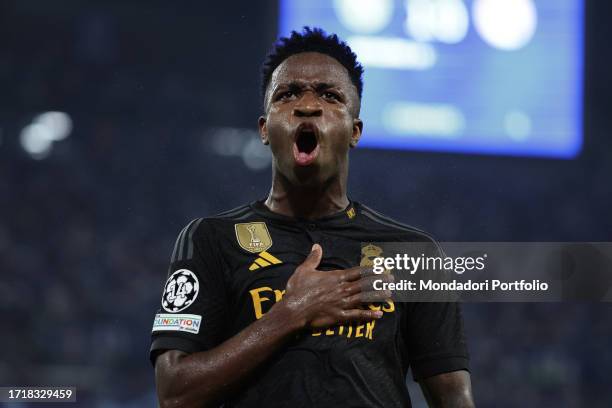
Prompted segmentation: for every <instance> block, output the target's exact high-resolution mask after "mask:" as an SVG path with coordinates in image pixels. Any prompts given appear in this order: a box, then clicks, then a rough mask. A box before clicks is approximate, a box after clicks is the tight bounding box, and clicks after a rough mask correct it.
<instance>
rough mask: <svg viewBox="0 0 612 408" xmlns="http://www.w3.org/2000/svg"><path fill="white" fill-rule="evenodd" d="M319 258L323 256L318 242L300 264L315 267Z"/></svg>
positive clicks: (308, 267) (309, 267) (307, 267)
mask: <svg viewBox="0 0 612 408" xmlns="http://www.w3.org/2000/svg"><path fill="white" fill-rule="evenodd" d="M321 258H323V248H321V245H319V244H314V245H313V246H312V249H311V250H310V253H309V254H308V256H307V257H306V259H305V260H304V262H302V264H301V265H300V266H301V267H303V268H306V269H316V268H317V266H319V263H321Z"/></svg>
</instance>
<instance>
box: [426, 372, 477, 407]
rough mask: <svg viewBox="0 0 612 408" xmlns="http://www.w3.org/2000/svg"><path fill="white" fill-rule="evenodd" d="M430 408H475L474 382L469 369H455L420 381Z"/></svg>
mask: <svg viewBox="0 0 612 408" xmlns="http://www.w3.org/2000/svg"><path fill="white" fill-rule="evenodd" d="M420 385H421V388H422V390H423V394H424V395H425V398H426V399H427V404H428V405H429V407H430V408H474V399H473V397H472V384H471V379H470V374H469V373H468V372H467V371H464V370H460V371H453V372H450V373H445V374H439V375H436V376H433V377H429V378H426V379H424V380H422V381H421V382H420Z"/></svg>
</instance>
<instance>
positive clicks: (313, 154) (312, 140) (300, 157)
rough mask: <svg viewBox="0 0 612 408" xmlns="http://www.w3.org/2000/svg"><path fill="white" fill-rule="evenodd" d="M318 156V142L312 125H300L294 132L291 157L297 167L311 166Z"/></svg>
mask: <svg viewBox="0 0 612 408" xmlns="http://www.w3.org/2000/svg"><path fill="white" fill-rule="evenodd" d="M318 154H319V141H318V139H317V132H316V128H315V127H314V126H313V125H309V124H302V125H300V126H299V127H298V129H297V131H296V137H295V143H294V144H293V155H294V157H295V161H296V163H297V164H298V165H299V166H308V165H310V164H312V163H313V162H314V161H315V159H316V158H317V155H318Z"/></svg>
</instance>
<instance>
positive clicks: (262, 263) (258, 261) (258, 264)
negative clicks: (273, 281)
mask: <svg viewBox="0 0 612 408" xmlns="http://www.w3.org/2000/svg"><path fill="white" fill-rule="evenodd" d="M281 263H283V261H281V260H280V259H278V258H277V257H275V256H274V255H272V254H270V253H268V252H266V251H263V252H260V253H259V256H258V257H257V258H255V262H253V263H252V264H251V266H249V271H254V270H257V269H259V268H265V267H266V266H270V265H278V264H281Z"/></svg>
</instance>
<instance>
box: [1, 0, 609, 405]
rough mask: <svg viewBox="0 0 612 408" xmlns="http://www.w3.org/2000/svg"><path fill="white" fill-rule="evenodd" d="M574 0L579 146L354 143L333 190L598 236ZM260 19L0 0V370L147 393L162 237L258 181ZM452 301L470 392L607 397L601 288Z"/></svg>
mask: <svg viewBox="0 0 612 408" xmlns="http://www.w3.org/2000/svg"><path fill="white" fill-rule="evenodd" d="M536 3H537V2H536ZM586 3H588V4H587V8H586V16H585V18H586V20H585V21H586V23H585V30H586V48H585V53H586V57H585V63H586V64H585V82H584V84H585V98H584V103H585V104H584V143H583V148H582V151H581V153H580V154H579V155H578V156H577V157H576V158H574V159H543V158H521V157H502V156H491V155H488V156H484V155H477V154H471V155H465V154H451V153H440V152H438V153H432V152H423V151H419V152H416V151H410V150H408V151H392V150H368V149H357V150H356V151H354V152H353V154H352V162H351V166H352V170H351V175H350V187H351V192H352V193H351V197H352V198H353V199H355V200H358V201H362V202H365V203H368V204H369V205H371V206H372V207H374V208H376V209H378V210H379V211H381V212H384V213H386V214H388V215H390V216H392V217H394V218H396V219H398V220H400V221H403V222H406V223H409V224H412V225H415V226H417V227H420V228H422V229H425V230H427V231H430V232H432V233H433V234H434V235H435V236H436V237H437V238H438V239H439V240H441V241H489V240H492V241H612V214H611V211H610V209H611V205H610V204H611V198H612V182H611V179H612V161H611V158H612V139H611V137H610V131H611V130H612V115H611V114H610V100H611V98H612V79H611V78H612V77H611V75H610V68H609V67H610V64H611V63H612V58H611V57H612V55H611V53H610V44H609V40H610V38H612V31H611V29H610V25H609V21H608V20H609V16H610V15H611V14H610V12H611V11H612V6H610V4H609V3H608V2H595V1H590V2H586ZM277 20H278V8H277V5H276V2H272V1H267V2H240V3H239V2H181V3H180V5H179V4H177V3H171V2H167V1H159V0H149V1H146V2H145V1H131V2H109V1H105V2H102V1H88V2H80V1H76V0H56V1H53V2H48V1H33V0H5V1H3V2H1V3H0V34H1V35H0V84H1V87H0V208H1V209H2V214H3V215H2V217H1V218H0V272H1V279H0V311H1V312H2V315H3V319H4V321H3V324H2V329H1V334H0V349H1V350H2V351H1V353H2V357H1V358H0V385H2V386H23V385H73V386H76V387H77V388H78V393H77V394H78V399H79V403H78V404H77V405H78V406H87V407H143V406H154V405H155V397H154V382H153V370H152V368H151V366H150V363H149V361H148V347H149V333H150V328H151V324H152V319H153V314H154V312H155V310H156V308H157V304H158V301H159V297H160V293H161V287H162V284H163V281H164V279H165V274H166V270H167V262H168V259H169V255H170V251H171V246H172V245H173V242H174V239H175V237H176V235H177V233H178V232H179V231H180V229H181V228H182V226H183V225H184V224H185V223H186V222H188V221H189V220H190V219H192V218H195V217H198V216H203V215H210V214H214V213H216V212H219V211H221V210H225V209H228V208H232V207H235V206H238V205H240V204H242V203H244V202H246V201H250V200H253V199H256V198H261V197H263V196H264V195H265V194H266V193H267V190H268V187H269V179H270V170H269V164H270V156H269V153H268V152H267V150H266V148H264V147H263V146H261V145H260V143H259V141H258V139H257V137H256V119H257V117H258V115H259V113H260V99H259V66H260V63H261V62H262V59H263V56H264V55H265V53H266V51H267V50H268V49H269V47H270V45H271V43H272V41H273V40H274V38H275V36H276V34H277ZM542 58H546V55H542ZM366 69H367V67H366ZM366 87H367V83H366ZM367 103H368V101H367V100H365V101H364V104H367ZM44 112H55V113H51V114H45V115H42V116H41V114H43V113H44ZM58 112H59V113H58ZM366 130H367V123H366ZM366 136H367V133H366ZM464 310H465V320H466V325H467V332H468V336H469V341H470V349H471V353H472V378H473V384H474V393H475V396H476V402H477V405H478V406H481V407H517V406H529V407H536V406H538V407H539V406H555V407H586V406H588V407H609V406H610V404H611V403H612V397H611V396H610V374H609V373H610V367H612V352H611V349H610V339H611V338H612V324H611V323H612V320H611V318H612V314H611V312H612V308H611V307H610V305H608V304H594V303H593V304H586V303H573V304H568V303H565V304H484V303H483V304H468V305H466V306H465V309H464ZM410 388H411V390H412V391H413V393H412V395H413V399H414V401H415V406H417V407H420V406H423V402H422V398H421V396H420V392H419V391H416V388H417V387H416V385H414V384H412V383H411V384H410ZM13 406H20V405H17V404H15V405H13ZM21 406H26V405H21ZM71 406H74V404H73V405H71Z"/></svg>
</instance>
